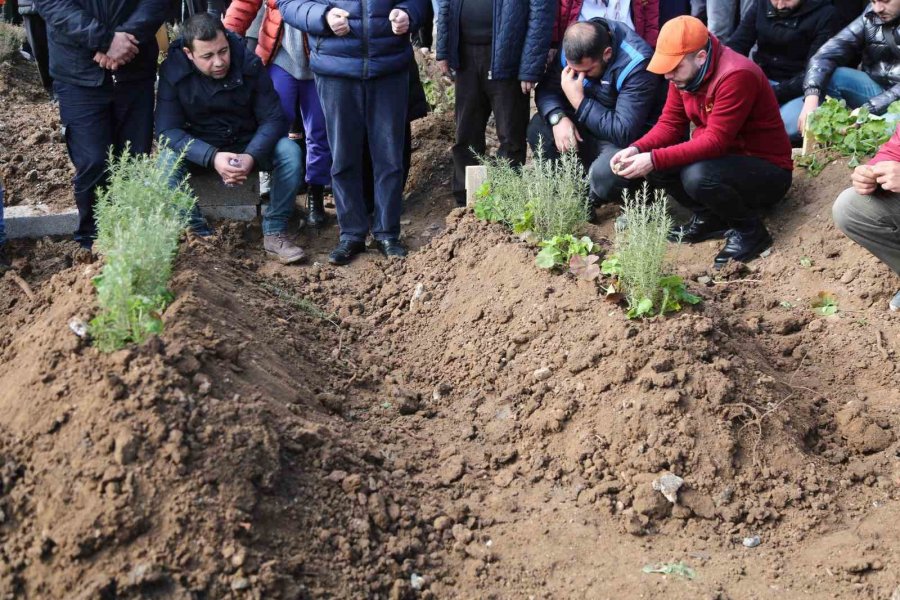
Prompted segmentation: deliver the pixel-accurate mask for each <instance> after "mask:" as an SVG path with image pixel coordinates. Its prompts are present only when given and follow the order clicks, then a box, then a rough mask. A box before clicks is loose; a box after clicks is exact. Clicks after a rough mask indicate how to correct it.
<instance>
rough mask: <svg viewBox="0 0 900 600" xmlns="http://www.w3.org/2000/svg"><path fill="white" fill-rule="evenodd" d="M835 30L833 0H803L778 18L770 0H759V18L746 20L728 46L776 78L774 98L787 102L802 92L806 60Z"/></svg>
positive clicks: (768, 75)
mask: <svg viewBox="0 0 900 600" xmlns="http://www.w3.org/2000/svg"><path fill="white" fill-rule="evenodd" d="M835 33H837V22H836V19H835V11H834V7H833V6H832V4H831V2H830V0H804V2H803V3H802V4H800V6H799V7H798V8H797V10H795V11H794V12H793V13H792V14H791V15H789V16H787V17H779V16H777V15H776V13H775V9H774V8H772V4H771V3H770V2H769V0H759V2H758V6H757V11H756V18H753V19H743V20H742V21H741V25H740V27H738V29H737V31H735V32H734V34H733V35H732V36H731V37H730V38H728V47H730V48H731V49H732V50H735V51H736V52H740V53H741V54H743V55H744V56H749V54H750V49H751V48H753V45H754V44H759V48H758V49H757V51H756V55H755V56H754V57H753V60H754V61H756V64H758V65H759V66H760V67H761V68H762V70H763V72H764V73H765V74H766V77H768V78H769V79H771V80H772V81H777V82H778V85H776V86H775V97H776V98H778V103H779V104H784V103H785V102H788V101H790V100H793V99H794V98H799V97H801V96H802V95H803V75H804V74H805V73H806V63H807V61H808V60H809V59H810V58H812V56H813V55H814V54H815V53H816V51H817V50H818V49H819V48H821V47H822V44H824V43H825V42H827V41H828V40H829V39H830V38H831V37H832V36H833V35H834V34H835Z"/></svg>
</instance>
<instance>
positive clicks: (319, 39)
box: [278, 0, 428, 265]
mask: <svg viewBox="0 0 900 600" xmlns="http://www.w3.org/2000/svg"><path fill="white" fill-rule="evenodd" d="M426 2H428V0H278V9H279V10H280V11H281V15H282V17H283V18H284V21H285V22H286V23H287V24H288V25H291V26H292V27H296V28H297V29H300V30H301V31H305V32H306V33H308V34H309V37H310V67H312V70H313V73H315V75H316V90H317V91H318V93H319V99H320V100H321V101H322V108H323V110H324V112H325V120H326V129H327V132H328V144H329V146H331V151H332V159H333V163H332V167H331V179H332V189H333V190H334V200H335V207H336V208H337V217H338V225H339V226H340V230H341V234H340V242H339V243H338V246H337V247H336V248H335V249H334V250H333V251H332V252H331V254H330V255H329V257H328V260H329V262H331V264H335V265H345V264H347V263H349V262H350V261H351V260H352V259H353V257H354V256H356V255H357V254H360V253H362V252H364V251H365V249H366V246H365V240H366V235H367V234H368V232H369V229H370V227H369V212H368V210H367V209H366V203H365V199H364V195H363V183H362V182H363V177H362V164H363V160H362V158H363V143H364V140H368V144H369V150H370V151H371V154H372V163H373V164H372V169H373V173H374V179H375V214H374V219H373V222H372V226H371V231H372V235H373V236H374V237H375V240H376V242H377V244H378V248H379V250H380V251H381V252H382V254H384V255H385V256H387V257H395V258H402V257H404V256H406V248H404V246H403V244H402V243H401V242H400V210H401V202H402V196H403V138H404V132H405V130H406V120H407V119H406V116H407V115H406V113H407V104H408V96H409V61H411V60H412V58H413V57H412V46H411V44H410V42H409V32H410V31H411V30H415V29H416V28H417V27H418V25H419V24H420V23H421V22H422V18H423V15H424V13H425V10H426V9H425V4H426Z"/></svg>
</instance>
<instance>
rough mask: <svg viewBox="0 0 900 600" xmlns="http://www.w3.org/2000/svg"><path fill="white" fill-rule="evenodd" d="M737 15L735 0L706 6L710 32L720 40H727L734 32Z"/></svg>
mask: <svg viewBox="0 0 900 600" xmlns="http://www.w3.org/2000/svg"><path fill="white" fill-rule="evenodd" d="M736 15H737V6H736V5H735V0H715V1H714V2H707V4H706V18H707V21H708V23H709V31H710V32H711V33H712V34H713V35H715V36H716V37H717V38H719V39H720V40H724V39H727V38H728V36H730V35H731V34H732V33H733V32H734V24H735V16H736Z"/></svg>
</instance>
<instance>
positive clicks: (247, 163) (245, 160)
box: [236, 154, 256, 177]
mask: <svg viewBox="0 0 900 600" xmlns="http://www.w3.org/2000/svg"><path fill="white" fill-rule="evenodd" d="M237 157H238V159H239V160H240V161H241V166H240V167H236V168H239V169H242V170H243V172H244V177H246V176H247V175H249V174H250V173H251V172H252V171H253V167H254V166H255V165H256V161H254V160H253V157H252V156H251V155H249V154H238V155H237Z"/></svg>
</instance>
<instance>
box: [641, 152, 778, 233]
mask: <svg viewBox="0 0 900 600" xmlns="http://www.w3.org/2000/svg"><path fill="white" fill-rule="evenodd" d="M647 180H648V181H649V182H650V185H652V186H653V187H656V188H663V189H665V190H666V191H667V192H668V193H669V194H671V195H672V197H673V198H675V200H677V201H678V203H679V204H681V205H683V206H685V207H686V208H689V209H691V210H693V211H694V212H696V213H701V214H704V213H705V214H707V215H709V214H713V215H716V216H718V217H720V218H721V219H722V220H724V221H725V222H726V223H727V224H729V225H739V224H740V223H742V222H747V221H751V220H754V219H759V217H760V214H761V212H762V211H763V210H765V209H767V208H770V207H772V206H774V205H775V204H776V203H777V202H779V201H780V200H781V199H782V198H784V195H785V194H786V193H787V191H788V190H789V189H790V187H791V172H790V171H788V170H787V169H782V168H781V167H777V166H775V165H773V164H772V163H770V162H769V161H767V160H763V159H761V158H756V157H754V156H737V155H729V156H723V157H722V158H713V159H710V160H701V161H700V162H696V163H694V164H692V165H688V166H686V167H683V168H681V169H669V170H666V171H653V172H651V173H650V174H649V175H647Z"/></svg>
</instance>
